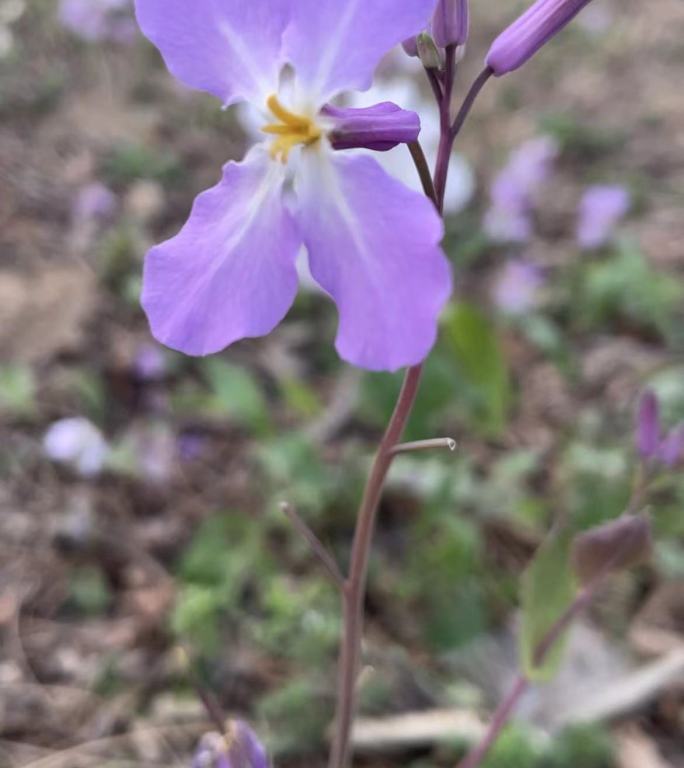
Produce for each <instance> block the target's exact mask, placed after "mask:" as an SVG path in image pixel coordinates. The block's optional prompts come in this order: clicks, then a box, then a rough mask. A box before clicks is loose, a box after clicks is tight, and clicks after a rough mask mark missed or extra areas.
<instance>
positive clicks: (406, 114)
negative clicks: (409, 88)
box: [321, 101, 420, 152]
mask: <svg viewBox="0 0 684 768" xmlns="http://www.w3.org/2000/svg"><path fill="white" fill-rule="evenodd" d="M321 114H323V115H325V116H326V117H328V118H330V119H331V120H332V123H333V127H332V128H331V130H330V132H329V134H328V136H329V138H330V143H331V144H332V147H333V149H356V148H359V149H372V150H375V151H376V152H386V151H387V150H388V149H392V148H393V147H396V146H397V145H398V144H410V143H411V142H412V141H415V140H416V139H417V138H418V135H419V134H420V118H419V117H418V115H417V114H416V113H415V112H410V111H408V110H406V109H401V107H398V106H397V105H396V104H393V103H392V102H391V101H385V102H383V103H382V104H376V105H375V106H373V107H366V108H365V109H354V108H352V107H333V106H331V105H330V104H328V105H327V106H325V107H324V108H323V109H322V110H321Z"/></svg>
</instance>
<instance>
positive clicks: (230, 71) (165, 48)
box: [135, 0, 289, 105]
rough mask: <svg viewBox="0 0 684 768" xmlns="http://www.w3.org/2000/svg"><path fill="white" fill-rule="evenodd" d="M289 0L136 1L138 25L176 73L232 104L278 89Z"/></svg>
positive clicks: (195, 86) (182, 79) (258, 98)
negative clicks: (225, 0) (247, 0)
mask: <svg viewBox="0 0 684 768" xmlns="http://www.w3.org/2000/svg"><path fill="white" fill-rule="evenodd" d="M288 5H289V2H288V0H249V2H245V3H243V2H237V0H229V1H228V2H218V1H217V0H191V1H190V2H189V1H188V0H136V2H135V8H136V14H137V17H138V23H139V24H140V27H141V29H142V31H143V33H144V34H145V36H146V37H148V38H149V39H150V40H151V41H152V42H153V43H154V44H155V45H156V46H157V48H159V50H160V51H161V54H162V56H163V57H164V61H165V62H166V65H167V67H168V68H169V70H170V71H171V73H172V74H173V75H174V76H175V77H177V78H178V79H179V80H181V81H182V82H183V83H185V84H186V85H188V86H190V87H191V88H197V89H199V90H202V91H208V92H209V93H212V94H214V96H217V97H218V98H219V99H221V100H222V101H223V102H224V104H226V105H228V104H232V103H233V102H236V101H240V100H242V99H248V100H251V99H255V100H256V101H258V102H259V103H260V104H261V102H262V101H265V97H266V96H268V94H269V93H273V92H274V91H276V90H277V85H278V76H279V73H280V69H281V67H282V64H283V60H282V57H281V46H282V36H283V31H284V29H285V27H286V26H287V23H288V21H289V11H288V7H287V6H288Z"/></svg>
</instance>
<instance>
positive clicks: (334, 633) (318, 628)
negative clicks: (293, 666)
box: [252, 576, 340, 666]
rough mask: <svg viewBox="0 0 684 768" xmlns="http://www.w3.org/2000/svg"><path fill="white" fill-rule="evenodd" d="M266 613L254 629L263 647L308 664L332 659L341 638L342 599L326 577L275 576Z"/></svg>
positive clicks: (265, 599) (265, 598)
mask: <svg viewBox="0 0 684 768" xmlns="http://www.w3.org/2000/svg"><path fill="white" fill-rule="evenodd" d="M262 612H263V613H262V616H261V618H260V621H258V622H255V624H254V627H253V631H252V635H253V637H254V638H255V641H256V642H257V643H258V645H259V646H260V647H262V648H264V649H265V650H267V651H268V652H269V653H271V654H273V655H275V656H284V657H286V658H291V659H294V660H297V661H301V662H304V663H306V664H307V665H316V666H318V665H321V664H324V663H325V662H327V661H329V659H330V658H331V656H332V653H333V651H334V650H335V648H336V647H337V642H338V640H339V634H340V617H339V601H338V599H337V595H336V594H335V593H334V592H333V590H331V589H330V588H329V586H328V584H327V583H325V582H324V581H323V580H318V579H309V580H305V579H300V580H297V581H295V580H293V579H289V578H287V577H285V576H280V577H275V578H273V579H271V581H270V582H269V583H268V584H267V585H265V588H264V594H263V598H262ZM295 639H296V640H295Z"/></svg>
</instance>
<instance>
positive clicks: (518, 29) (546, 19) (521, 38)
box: [486, 0, 590, 77]
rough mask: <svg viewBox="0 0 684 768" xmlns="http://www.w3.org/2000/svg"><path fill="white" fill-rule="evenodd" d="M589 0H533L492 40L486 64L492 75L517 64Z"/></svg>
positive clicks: (519, 64) (568, 20)
mask: <svg viewBox="0 0 684 768" xmlns="http://www.w3.org/2000/svg"><path fill="white" fill-rule="evenodd" d="M589 2H590V0H537V2H536V3H534V5H532V6H531V7H530V8H528V9H527V11H526V12H525V13H523V15H522V16H520V17H519V18H518V19H516V21H514V22H513V24H511V25H510V26H509V27H507V28H506V29H505V30H504V31H503V32H502V33H501V34H500V35H499V36H498V37H497V38H496V40H495V41H494V42H493V43H492V45H491V48H490V49H489V53H488V54H487V59H486V63H487V66H488V67H489V68H490V69H491V70H492V71H493V72H494V74H495V75H497V77H498V76H501V75H505V74H506V73H507V72H513V70H515V69H518V68H519V67H521V66H522V65H523V64H525V62H527V61H529V60H530V59H531V58H532V56H534V54H535V53H536V52H537V51H538V50H539V49H540V48H541V47H542V46H543V45H545V44H546V43H548V41H549V40H550V39H551V38H552V37H554V36H555V35H557V34H558V33H559V32H560V31H561V30H562V29H563V28H564V27H565V26H566V25H567V24H569V23H570V22H571V21H572V20H573V19H574V18H575V16H576V15H577V14H578V13H579V12H580V11H581V10H582V8H584V6H585V5H587V4H588V3H589Z"/></svg>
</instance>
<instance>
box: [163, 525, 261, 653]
mask: <svg viewBox="0 0 684 768" xmlns="http://www.w3.org/2000/svg"><path fill="white" fill-rule="evenodd" d="M272 569H273V566H272V563H271V559H270V558H269V556H268V552H267V551H266V550H265V546H264V542H263V539H262V532H261V528H260V526H258V525H256V524H254V523H253V522H252V521H250V520H246V519H245V518H244V517H243V516H241V515H238V514H224V515H217V516H215V517H212V518H209V519H208V520H206V521H205V522H204V523H203V524H202V525H201V526H200V528H199V529H198V531H197V532H196V534H195V536H194V538H193V540H192V542H191V544H190V546H189V547H188V549H187V551H186V553H185V555H184V557H183V559H182V561H181V563H180V569H179V581H180V583H181V584H182V588H181V590H180V593H179V596H178V600H177V602H176V607H175V610H174V613H173V616H172V620H171V625H172V628H173V631H174V632H175V633H176V634H178V635H180V636H182V637H184V638H186V639H189V640H191V641H192V642H194V643H195V644H197V646H198V647H199V648H200V649H201V650H204V651H206V652H208V653H211V652H212V651H214V650H216V647H217V643H218V640H219V636H220V635H219V627H220V622H221V621H222V620H228V619H231V618H234V619H235V620H237V619H238V617H239V616H240V612H241V607H242V606H241V601H242V597H243V594H244V591H245V589H246V587H247V586H248V584H249V583H251V582H252V581H253V580H257V579H259V578H260V577H261V578H265V577H267V576H268V575H270V573H271V572H272Z"/></svg>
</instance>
